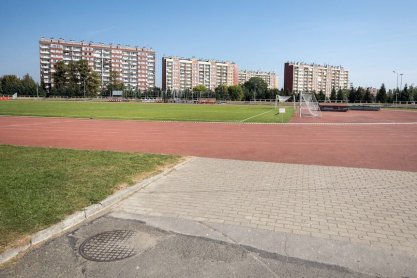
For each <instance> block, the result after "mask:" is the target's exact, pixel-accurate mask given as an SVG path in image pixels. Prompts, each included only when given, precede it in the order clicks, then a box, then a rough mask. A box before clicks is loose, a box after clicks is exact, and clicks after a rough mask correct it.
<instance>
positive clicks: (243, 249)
mask: <svg viewBox="0 0 417 278" xmlns="http://www.w3.org/2000/svg"><path fill="white" fill-rule="evenodd" d="M197 223H199V224H200V225H203V226H205V227H207V228H209V229H210V230H212V231H214V232H216V233H219V234H221V235H222V236H224V237H225V238H227V239H229V240H230V241H231V242H233V243H234V244H235V245H236V246H237V247H238V248H239V249H241V250H242V251H245V252H247V254H249V256H251V258H252V259H254V260H255V261H256V262H257V263H258V264H260V265H261V266H262V267H263V268H265V269H266V270H268V272H270V273H271V274H272V275H273V276H274V277H276V278H279V276H278V275H277V274H276V273H275V272H274V271H273V270H272V269H271V268H270V267H269V266H268V265H267V264H265V263H264V262H262V261H261V260H260V259H259V258H258V257H257V256H256V255H255V254H253V252H251V251H249V250H248V249H246V248H245V247H244V246H242V245H241V244H239V243H238V242H237V241H236V240H234V239H233V238H231V237H230V236H229V235H228V234H226V233H224V232H220V231H218V230H217V229H215V228H214V227H212V226H210V225H209V224H207V223H204V222H202V221H197Z"/></svg>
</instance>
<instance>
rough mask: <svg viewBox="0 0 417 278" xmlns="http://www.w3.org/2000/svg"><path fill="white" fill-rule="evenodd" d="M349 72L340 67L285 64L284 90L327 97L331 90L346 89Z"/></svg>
mask: <svg viewBox="0 0 417 278" xmlns="http://www.w3.org/2000/svg"><path fill="white" fill-rule="evenodd" d="M348 84H349V72H348V71H347V70H345V69H344V68H343V67H341V66H337V67H335V66H329V65H324V66H322V65H316V64H304V63H290V62H287V63H285V66H284V90H289V91H291V92H312V91H315V92H317V93H318V92H320V90H322V91H323V92H324V93H325V94H326V95H327V96H329V95H330V93H331V91H332V88H335V89H336V90H338V89H348V87H349V85H348Z"/></svg>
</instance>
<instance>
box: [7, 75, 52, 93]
mask: <svg viewBox="0 0 417 278" xmlns="http://www.w3.org/2000/svg"><path fill="white" fill-rule="evenodd" d="M15 93H17V94H18V95H28V96H37V95H39V96H43V95H44V94H45V92H44V90H43V88H42V87H41V86H39V85H38V84H37V83H36V82H35V80H33V78H32V77H31V76H30V75H29V74H25V75H24V76H23V78H19V77H17V76H16V75H3V76H1V77H0V95H3V94H4V95H13V94H15Z"/></svg>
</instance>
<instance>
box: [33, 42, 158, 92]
mask: <svg viewBox="0 0 417 278" xmlns="http://www.w3.org/2000/svg"><path fill="white" fill-rule="evenodd" d="M39 51H40V77H41V81H43V82H44V83H45V85H46V88H48V89H49V88H51V87H52V86H53V83H54V80H53V73H54V71H55V70H54V65H55V63H57V62H58V61H64V62H69V61H79V60H87V62H88V65H89V66H90V68H91V69H92V70H93V71H95V72H96V73H98V75H99V76H100V78H101V88H105V86H106V85H107V84H108V83H109V82H110V73H111V72H117V73H118V75H119V81H122V82H123V83H124V85H125V86H126V87H127V88H131V89H139V90H142V91H143V90H146V89H149V88H153V87H155V51H154V50H152V49H148V48H140V47H130V46H121V45H113V44H103V43H93V42H84V41H81V42H76V41H72V40H70V41H65V40H63V39H45V38H41V39H40V40H39Z"/></svg>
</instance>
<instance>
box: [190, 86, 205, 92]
mask: <svg viewBox="0 0 417 278" xmlns="http://www.w3.org/2000/svg"><path fill="white" fill-rule="evenodd" d="M193 91H194V92H196V93H203V92H206V91H207V87H206V86H204V85H197V86H195V87H194V88H193Z"/></svg>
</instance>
